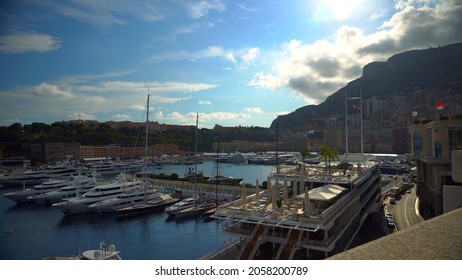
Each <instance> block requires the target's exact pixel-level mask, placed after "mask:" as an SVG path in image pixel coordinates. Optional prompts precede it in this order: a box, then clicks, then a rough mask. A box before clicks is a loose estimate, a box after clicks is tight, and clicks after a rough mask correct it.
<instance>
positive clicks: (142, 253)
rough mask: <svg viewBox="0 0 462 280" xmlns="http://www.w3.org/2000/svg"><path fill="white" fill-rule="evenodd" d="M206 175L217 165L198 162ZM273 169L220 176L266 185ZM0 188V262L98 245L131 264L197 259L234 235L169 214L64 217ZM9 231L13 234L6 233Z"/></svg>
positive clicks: (230, 170) (237, 169) (229, 167)
mask: <svg viewBox="0 0 462 280" xmlns="http://www.w3.org/2000/svg"><path fill="white" fill-rule="evenodd" d="M187 167H193V165H189V166H185V165H167V166H164V167H163V168H162V169H153V170H152V171H153V172H154V173H165V174H171V173H173V172H175V173H177V174H178V175H179V176H180V177H181V176H183V175H184V174H185V171H186V170H187ZM197 169H198V170H199V171H201V170H202V171H203V172H204V174H206V175H209V176H210V175H212V174H215V173H214V172H216V166H215V165H214V163H213V162H204V163H202V164H198V168H197ZM274 170H275V168H274V166H262V165H234V164H220V165H219V173H220V174H222V175H228V176H232V177H235V178H244V181H245V182H246V183H252V184H255V181H256V180H257V179H258V180H260V183H261V182H263V181H265V180H266V178H267V177H268V175H269V173H270V172H271V171H274ZM12 190H13V189H12V188H3V189H0V228H1V231H2V232H1V234H0V259H3V260H37V259H42V258H44V257H49V256H75V255H78V254H79V252H81V251H84V250H88V249H96V248H97V247H98V246H99V243H100V241H102V240H106V242H107V243H108V244H114V245H116V248H117V250H120V251H121V257H122V258H123V259H127V260H194V259H199V258H200V257H202V256H204V255H206V254H208V253H210V252H213V251H215V250H219V249H220V248H221V247H222V246H224V244H225V243H227V242H229V241H232V239H233V238H235V237H233V236H231V235H228V234H226V233H224V232H223V231H222V227H223V222H222V221H219V220H212V221H208V222H205V221H203V220H201V219H192V220H185V221H181V222H176V221H167V215H166V214H165V213H158V214H150V215H146V216H141V217H133V218H128V219H116V218H115V217H112V216H100V215H98V214H85V215H76V216H70V217H65V216H64V215H63V214H62V213H61V212H60V211H59V210H58V209H55V208H53V207H49V206H43V205H36V204H26V205H16V204H14V203H13V202H12V201H10V200H8V199H6V198H5V197H4V196H3V194H4V193H6V192H10V191H12ZM8 227H11V228H13V233H5V232H4V229H6V228H8Z"/></svg>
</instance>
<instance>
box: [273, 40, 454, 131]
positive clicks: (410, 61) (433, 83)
mask: <svg viewBox="0 0 462 280" xmlns="http://www.w3.org/2000/svg"><path fill="white" fill-rule="evenodd" d="M460 61H462V42H461V43H455V44H451V45H447V46H439V47H435V48H428V49H418V50H409V51H405V52H402V53H398V54H395V55H393V56H391V57H389V58H388V59H387V61H374V62H371V63H368V64H367V65H365V66H364V67H363V71H362V75H361V77H359V78H357V79H355V80H352V81H350V82H348V83H347V85H345V86H344V87H342V88H340V89H339V90H337V91H336V92H334V93H333V94H331V95H330V96H328V97H327V98H326V100H325V101H324V102H322V103H320V104H318V105H306V106H303V107H300V108H298V109H296V110H295V111H294V112H291V113H289V114H287V115H282V116H278V117H277V118H276V119H275V120H273V122H272V123H271V126H270V129H272V130H274V129H275V128H276V126H279V129H297V128H300V127H301V126H303V125H304V124H305V123H306V122H311V121H316V120H319V119H320V118H327V117H333V116H336V115H339V114H344V111H345V110H344V102H345V92H347V94H350V93H351V95H352V96H358V95H359V91H360V90H361V91H362V95H363V99H370V98H372V97H373V96H376V97H378V96H381V97H383V96H390V95H392V94H409V93H410V92H412V91H414V90H416V89H425V88H438V89H442V90H447V91H451V90H452V89H461V88H462V81H461V79H462V78H461V77H462V64H460V63H459V62H460Z"/></svg>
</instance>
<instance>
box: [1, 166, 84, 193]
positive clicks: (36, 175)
mask: <svg viewBox="0 0 462 280" xmlns="http://www.w3.org/2000/svg"><path fill="white" fill-rule="evenodd" d="M78 174H79V170H78V168H76V167H74V166H73V165H71V164H70V163H69V161H63V162H60V163H57V164H55V165H49V166H46V167H45V168H43V169H38V170H26V171H24V172H23V173H19V174H13V175H8V176H2V177H0V185H3V186H5V187H7V186H22V185H26V186H31V185H37V184H40V183H42V182H44V181H46V180H48V179H53V178H66V177H69V176H72V175H78Z"/></svg>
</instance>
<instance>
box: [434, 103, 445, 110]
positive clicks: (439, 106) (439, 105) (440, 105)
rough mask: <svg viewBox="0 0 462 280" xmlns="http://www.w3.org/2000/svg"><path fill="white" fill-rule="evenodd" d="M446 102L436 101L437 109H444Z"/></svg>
mask: <svg viewBox="0 0 462 280" xmlns="http://www.w3.org/2000/svg"><path fill="white" fill-rule="evenodd" d="M444 105H445V104H444V103H443V102H438V103H436V110H443V109H444Z"/></svg>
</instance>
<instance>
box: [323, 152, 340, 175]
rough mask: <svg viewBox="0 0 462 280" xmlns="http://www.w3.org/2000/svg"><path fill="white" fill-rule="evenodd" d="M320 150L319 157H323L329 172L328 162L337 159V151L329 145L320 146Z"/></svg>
mask: <svg viewBox="0 0 462 280" xmlns="http://www.w3.org/2000/svg"><path fill="white" fill-rule="evenodd" d="M321 152H322V155H321V157H322V158H324V159H325V161H326V170H328V171H329V174H331V169H330V162H331V160H332V159H338V156H339V152H338V151H337V150H334V149H332V148H331V147H329V146H323V147H321Z"/></svg>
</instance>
